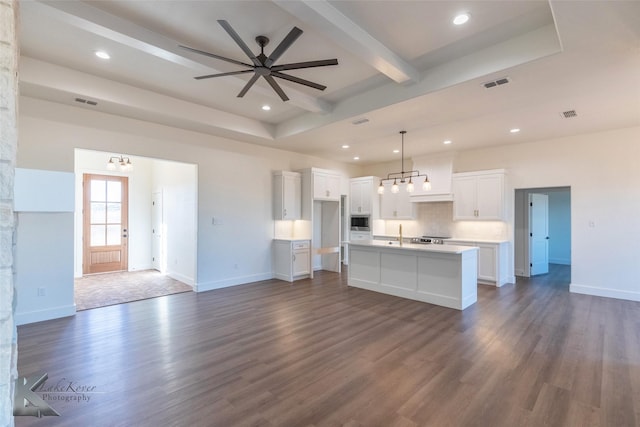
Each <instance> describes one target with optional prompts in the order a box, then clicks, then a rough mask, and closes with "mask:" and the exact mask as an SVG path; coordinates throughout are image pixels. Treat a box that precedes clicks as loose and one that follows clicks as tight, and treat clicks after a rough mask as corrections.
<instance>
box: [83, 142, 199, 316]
mask: <svg viewBox="0 0 640 427" xmlns="http://www.w3.org/2000/svg"><path fill="white" fill-rule="evenodd" d="M122 155H124V156H125V157H126V158H128V159H130V162H131V163H132V167H129V168H126V169H122V170H120V169H116V170H109V169H108V167H107V162H108V160H109V159H110V158H111V157H113V156H122ZM75 175H76V207H75V211H76V212H77V214H76V217H75V239H74V241H75V265H74V277H75V279H76V289H75V292H74V294H75V296H76V303H78V302H79V301H80V296H79V289H78V287H79V286H84V287H85V288H86V287H87V286H89V284H90V283H89V282H91V286H92V287H93V288H94V289H99V291H96V297H99V298H100V299H101V300H103V301H115V300H116V299H117V300H126V299H127V298H128V297H127V296H126V295H125V296H123V295H122V294H123V293H124V290H125V288H127V287H128V288H130V289H132V290H133V291H132V292H131V299H129V300H135V299H141V297H142V296H143V295H144V296H146V295H151V294H153V296H158V295H157V293H156V291H157V290H158V288H161V289H160V291H161V292H164V291H165V290H166V291H167V293H166V294H170V293H175V292H173V291H172V290H174V291H175V289H174V288H177V287H178V286H176V284H175V283H173V282H171V281H169V280H164V279H161V278H160V276H158V275H155V274H144V275H142V276H144V277H145V279H144V280H141V279H139V278H140V277H142V276H141V275H137V276H135V277H134V275H135V273H139V272H149V273H151V272H154V271H158V272H159V273H158V274H161V275H164V276H166V278H170V279H174V280H177V281H179V282H181V283H182V284H184V285H186V286H188V287H189V288H190V289H193V287H194V286H195V284H196V271H197V231H198V227H197V200H198V197H197V165H195V164H187V163H182V162H173V161H168V160H160V159H152V158H147V157H138V156H128V157H127V155H126V154H119V153H107V152H101V151H92V150H84V149H76V150H75ZM92 177H93V178H95V179H94V181H95V182H96V183H100V182H102V184H100V185H104V193H107V192H108V191H111V192H115V193H117V191H116V190H114V188H110V186H114V185H115V184H113V183H114V182H120V183H121V187H120V190H121V197H122V202H123V203H122V205H121V206H120V209H119V210H118V209H116V208H117V206H116V205H115V204H114V203H112V202H113V201H114V200H113V198H114V197H115V196H114V195H102V194H101V195H99V197H97V198H98V199H100V200H97V199H96V200H93V201H92V199H91V198H92V197H93V196H91V195H90V194H89V197H87V198H86V200H87V203H88V205H87V206H86V207H83V205H84V203H85V198H84V197H83V195H84V193H85V191H86V192H89V191H90V190H92V188H91V186H92V185H93V187H95V188H93V190H95V192H96V194H97V193H100V192H101V190H97V189H96V188H98V187H99V185H98V184H96V183H94V184H92ZM105 177H107V178H105ZM84 178H86V179H87V183H86V184H84V185H83V181H84ZM125 184H126V187H125ZM83 187H84V189H83ZM87 187H89V189H88V190H87ZM93 198H95V197H93ZM125 202H128V203H125ZM91 203H93V204H94V205H93V206H92V205H91ZM92 209H93V211H94V214H95V215H94V216H95V218H93V219H89V220H88V223H87V224H86V225H85V222H86V221H85V220H84V218H83V217H84V215H83V214H82V212H83V210H84V211H85V212H89V216H87V218H91V217H90V215H91V210H92ZM116 212H120V213H121V214H122V216H123V218H124V219H125V221H124V222H120V223H119V222H117V221H116V219H115V216H116V215H115V213H116ZM116 228H117V229H118V234H115V231H116ZM99 229H100V230H99ZM125 230H126V231H125ZM98 231H100V232H98ZM92 232H93V233H94V235H92ZM110 233H111V234H110ZM96 236H98V237H100V239H98V240H100V241H101V242H102V243H104V244H105V246H106V247H107V249H112V246H113V245H112V244H113V243H117V238H118V237H119V238H120V239H121V240H120V243H122V244H123V245H124V246H125V249H126V251H122V252H120V255H119V259H120V261H121V264H120V265H119V266H118V267H113V268H112V269H113V270H114V271H120V272H119V273H109V274H105V275H100V276H104V277H99V278H98V277H96V276H93V275H91V276H89V274H92V273H98V272H99V273H103V272H107V271H110V269H106V268H105V269H102V270H101V271H98V270H96V269H92V270H91V269H90V270H87V269H86V268H85V266H86V265H87V264H89V265H91V264H92V262H87V260H88V259H90V258H93V260H94V261H95V260H96V259H98V258H100V257H102V258H103V261H109V259H111V260H112V261H115V259H117V258H118V257H116V256H115V255H114V254H113V253H110V254H108V255H109V256H106V255H100V256H97V255H95V254H94V253H92V252H93V248H92V247H91V246H90V245H89V247H88V248H85V245H84V242H85V241H86V242H91V239H93V238H96V239H97V237H96ZM102 236H104V238H103V237H102ZM94 243H100V242H97V241H96V242H94ZM90 261H91V260H90ZM127 274H130V275H132V276H131V277H125V276H123V275H127ZM88 277H93V278H95V280H91V281H89V280H82V279H84V278H88ZM105 280H113V281H115V282H118V283H120V284H121V286H120V287H116V286H115V285H114V284H113V283H106V282H105ZM94 282H95V286H94ZM149 282H153V283H149ZM125 285H126V286H125ZM152 285H153V286H152ZM156 285H157V286H156ZM143 289H144V290H145V291H144V292H143ZM180 289H181V290H183V288H180ZM109 290H111V291H113V292H111V291H109ZM82 292H84V295H83V296H82V298H83V299H85V296H86V294H87V289H84V290H82ZM109 293H110V294H109ZM98 294H100V295H98ZM107 294H109V295H107ZM116 296H117V298H116ZM111 304H113V302H112V303H111ZM105 305H108V304H105Z"/></svg>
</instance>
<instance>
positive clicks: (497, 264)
mask: <svg viewBox="0 0 640 427" xmlns="http://www.w3.org/2000/svg"><path fill="white" fill-rule="evenodd" d="M445 243H446V244H448V245H460V246H477V247H478V248H479V251H478V282H482V283H490V284H495V285H496V286H502V285H504V284H506V283H507V282H508V280H509V279H508V274H509V273H508V268H507V266H508V256H509V251H508V247H509V246H508V245H509V242H506V241H499V242H475V241H472V240H458V239H447V240H446V241H445Z"/></svg>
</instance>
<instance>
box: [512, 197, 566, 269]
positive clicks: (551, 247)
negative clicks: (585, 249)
mask: <svg viewBox="0 0 640 427" xmlns="http://www.w3.org/2000/svg"><path fill="white" fill-rule="evenodd" d="M514 258H515V259H514V261H515V262H514V264H515V275H516V276H520V277H531V276H534V275H538V274H546V273H547V272H549V269H550V268H553V266H554V265H563V266H568V269H569V270H570V266H571V188H570V187H545V188H526V189H517V190H516V191H515V218H514Z"/></svg>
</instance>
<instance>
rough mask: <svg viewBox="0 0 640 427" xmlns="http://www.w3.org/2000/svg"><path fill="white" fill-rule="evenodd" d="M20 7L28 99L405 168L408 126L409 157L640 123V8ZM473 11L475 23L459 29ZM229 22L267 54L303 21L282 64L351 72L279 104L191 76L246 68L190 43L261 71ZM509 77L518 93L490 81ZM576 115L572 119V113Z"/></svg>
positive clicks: (263, 87) (298, 90) (256, 91)
mask: <svg viewBox="0 0 640 427" xmlns="http://www.w3.org/2000/svg"><path fill="white" fill-rule="evenodd" d="M20 8H21V11H20V18H21V25H20V48H21V54H22V60H21V65H20V80H21V82H20V84H21V92H22V94H23V95H24V96H28V97H34V98H40V99H45V100H49V101H54V102H59V103H64V104H69V105H74V106H77V107H78V108H88V109H89V108H90V109H94V110H97V111H102V112H105V113H109V114H116V115H122V116H127V117H133V118H137V119H141V120H147V121H151V122H157V123H163V124H168V125H172V126H176V127H180V128H184V129H189V130H195V131H198V132H204V133H209V134H212V135H219V136H224V137H230V138H233V139H236V140H240V141H246V142H250V143H255V144H260V145H265V146H271V147H278V148H282V149H286V150H291V151H296V152H300V153H307V154H312V155H317V156H321V157H326V158H331V159H335V160H339V161H345V162H359V163H363V164H367V163H376V162H383V161H390V160H394V159H397V158H399V154H393V153H392V150H393V149H396V148H399V144H400V138H399V135H398V131H399V130H401V129H406V130H407V131H408V133H407V136H406V139H405V156H407V157H409V156H414V155H422V154H427V153H436V152H443V151H451V150H454V151H455V150H468V149H472V148H476V147H481V146H489V145H502V144H517V143H521V142H528V141H536V140H541V139H547V138H553V137H559V136H565V135H572V134H580V133H585V132H594V131H599V130H606V129H611V128H617V127H626V126H637V125H640V2H637V1H585V2H582V1H551V2H547V1H539V0H535V1H326V0H308V1H307V0H303V1H290V0H274V1H267V0H265V1H179V0H176V1H169V0H167V1H140V0H138V1H87V2H80V1H71V2H70V1H21V2H20ZM463 12H464V13H467V14H469V16H470V19H469V21H468V22H467V23H466V24H464V25H458V26H457V25H454V24H453V23H452V19H453V18H454V17H455V16H456V15H457V14H460V13H463ZM217 20H226V21H228V22H229V24H230V25H231V26H232V27H233V28H234V29H235V31H236V32H237V33H238V35H239V36H240V37H241V38H242V39H243V40H244V42H245V43H246V44H247V45H248V46H249V48H250V49H251V50H252V51H253V52H255V53H259V47H258V45H257V44H256V43H255V37H256V36H258V35H264V36H267V37H268V38H269V39H270V40H271V42H270V44H269V45H268V46H267V47H266V48H265V53H266V54H267V56H268V55H269V54H270V52H271V51H272V50H273V49H275V47H276V46H277V45H278V43H280V41H281V40H282V39H283V38H284V37H285V36H286V35H287V34H288V33H289V31H290V30H291V29H292V28H293V27H294V26H297V27H299V28H300V29H302V30H303V31H304V33H303V34H302V35H301V36H300V38H298V39H297V40H296V41H295V42H294V43H293V44H292V45H291V47H290V48H289V49H288V50H287V51H286V52H285V53H284V54H283V55H282V57H281V58H280V60H279V61H278V63H294V62H304V61H312V60H317V59H327V58H337V59H338V62H339V65H338V66H329V67H321V68H308V69H302V70H295V71H290V72H289V74H291V75H294V76H296V77H299V78H302V79H305V80H310V81H313V82H317V83H320V84H322V85H326V86H327V89H326V90H324V91H318V90H316V89H313V88H308V87H305V86H301V85H298V84H295V83H291V82H287V81H282V80H278V82H279V83H280V85H281V87H282V88H283V89H284V91H285V92H286V94H287V95H288V96H289V98H290V100H289V101H287V102H283V101H281V100H280V98H279V97H278V96H277V95H276V93H275V92H274V91H273V90H272V89H271V87H269V85H268V84H267V83H266V82H265V81H264V80H263V79H261V81H258V83H256V84H255V86H253V87H252V88H251V89H250V90H249V92H248V93H247V94H246V95H245V96H244V97H242V98H238V97H237V96H236V95H237V94H238V93H239V92H240V90H241V89H242V88H243V87H244V85H245V84H246V82H247V81H248V79H249V78H250V74H242V75H236V76H227V77H218V78H212V79H206V80H195V79H194V77H195V76H199V75H204V74H214V73H218V72H229V71H236V70H239V69H241V68H240V67H238V66H236V65H234V64H230V63H228V62H224V61H220V60H217V59H214V58H209V57H206V56H203V55H198V54H195V53H192V52H189V51H187V50H185V49H181V48H180V47H179V46H178V45H181V44H182V45H188V46H191V47H194V48H197V49H200V50H203V51H207V52H211V53H214V54H217V55H221V56H224V57H228V58H232V59H235V60H238V61H241V62H250V60H249V59H248V57H247V56H246V55H245V54H244V53H243V52H242V50H241V49H240V48H239V47H238V45H237V44H236V43H235V42H234V41H233V40H232V39H231V37H230V36H229V34H227V32H225V30H224V29H223V28H222V27H221V26H220V25H219V24H218V23H217ZM96 51H105V52H107V53H108V54H109V55H110V57H111V58H110V59H108V60H104V59H100V58H97V57H96V56H95V55H94V54H95V52H96ZM503 78H506V79H507V80H508V83H506V84H502V85H496V86H494V87H491V88H485V86H484V83H487V82H490V81H496V80H500V79H503ZM77 98H80V99H83V100H89V101H91V102H92V103H93V102H95V103H96V105H91V104H90V103H82V102H78V101H76V99H77ZM263 105H269V106H270V107H271V110H270V111H264V110H262V106H263ZM571 110H574V111H575V112H576V115H575V117H570V118H565V117H564V116H563V115H562V114H561V113H563V112H566V111H571ZM354 122H356V123H357V122H363V123H361V124H354ZM513 128H519V129H520V132H517V133H511V132H509V130H510V129H513ZM445 140H449V141H452V143H451V144H448V145H444V144H443V141H445ZM343 145H349V148H342V146H343ZM356 156H357V157H359V160H354V157H356Z"/></svg>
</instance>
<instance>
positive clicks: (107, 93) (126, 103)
mask: <svg viewBox="0 0 640 427" xmlns="http://www.w3.org/2000/svg"><path fill="white" fill-rule="evenodd" d="M20 84H21V86H22V87H23V88H24V89H26V91H23V92H26V93H23V94H24V95H26V96H30V93H31V89H32V88H33V89H34V90H35V89H38V90H37V91H35V93H37V94H38V96H39V97H40V98H41V99H45V100H49V101H54V102H60V103H63V104H65V103H66V104H68V105H74V106H79V105H82V106H83V107H85V108H86V104H78V103H76V102H75V101H74V99H75V98H76V97H78V96H81V97H83V98H88V99H90V100H92V101H95V102H97V105H96V106H94V107H91V108H92V109H93V110H94V111H98V112H102V113H108V114H114V115H121V116H125V117H129V118H132V119H139V120H145V121H149V122H157V123H161V124H165V125H173V126H176V127H181V128H184V129H195V130H200V131H205V132H207V133H210V134H216V135H224V136H228V135H233V136H234V138H235V139H242V140H247V139H249V140H253V141H273V139H274V138H273V136H274V134H275V129H274V126H273V125H270V124H265V123H263V122H260V121H258V120H254V119H249V118H247V117H243V116H239V115H237V114H232V113H228V112H226V111H221V110H216V109H214V108H209V107H205V106H203V105H200V104H195V103H192V102H188V101H183V100H181V99H177V98H173V97H171V96H167V95H162V94H159V93H156V92H153V91H149V90H146V89H140V88H137V87H134V86H130V85H126V84H123V83H119V82H115V81H113V80H109V79H105V78H102V77H96V76H94V75H91V74H87V73H84V72H81V71H76V70H72V69H69V68H65V67H61V66H59V65H54V64H50V63H47V62H43V61H40V60H37V59H33V58H29V57H26V56H23V57H21V58H20ZM263 143H264V142H263Z"/></svg>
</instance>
